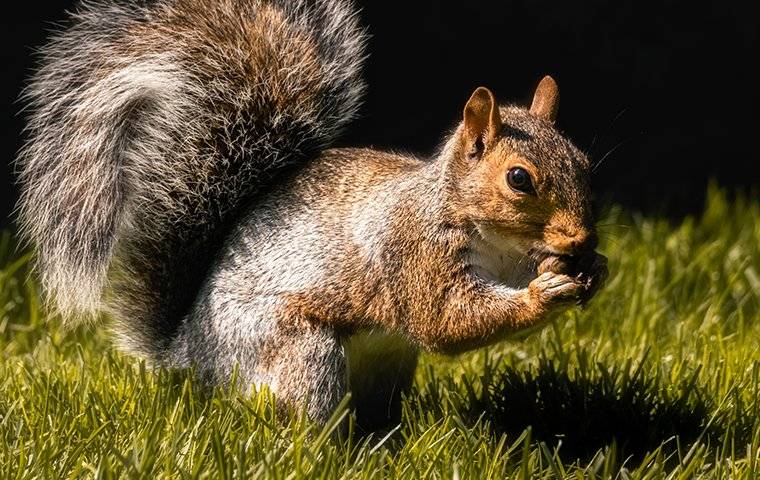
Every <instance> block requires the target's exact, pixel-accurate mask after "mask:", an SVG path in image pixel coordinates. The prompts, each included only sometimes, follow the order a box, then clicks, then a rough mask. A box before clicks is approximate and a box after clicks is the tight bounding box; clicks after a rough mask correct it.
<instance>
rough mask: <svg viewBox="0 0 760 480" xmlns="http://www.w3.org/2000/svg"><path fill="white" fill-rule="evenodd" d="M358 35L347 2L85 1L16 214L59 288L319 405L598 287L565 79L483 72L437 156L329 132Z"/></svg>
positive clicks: (400, 385)
mask: <svg viewBox="0 0 760 480" xmlns="http://www.w3.org/2000/svg"><path fill="white" fill-rule="evenodd" d="M366 42H367V35H366V32H365V30H364V29H363V27H362V26H361V25H360V22H359V19H358V11H357V9H356V7H355V6H354V5H353V3H352V2H351V1H350V0H151V1H145V0H143V1H133V2H128V1H122V0H99V1H89V2H83V3H81V5H80V6H79V7H78V9H77V11H76V12H75V13H73V14H72V15H71V24H70V26H69V27H68V28H67V29H65V30H63V31H62V32H59V33H57V34H55V36H54V37H53V38H52V39H51V40H50V42H49V43H48V44H47V46H45V47H44V48H43V49H42V50H41V55H40V60H41V61H40V66H39V68H38V70H37V71H36V73H35V74H34V75H33V77H32V79H31V81H30V84H29V86H28V88H27V90H26V91H25V93H24V98H25V100H26V103H27V109H28V130H27V131H28V139H27V142H26V144H25V146H24V148H23V149H22V151H21V153H20V155H19V158H18V163H17V165H18V177H19V183H20V187H21V196H20V200H19V205H18V219H19V225H20V231H21V233H22V236H23V238H25V239H26V241H27V242H28V243H30V244H31V245H33V247H34V248H35V250H36V252H37V255H36V257H37V259H36V269H37V272H38V274H39V277H40V280H41V283H42V285H43V290H44V298H45V300H46V302H47V303H48V304H49V305H50V306H51V308H52V309H54V311H56V312H58V313H60V314H61V315H62V316H63V317H64V318H67V319H88V318H94V317H95V316H96V315H100V314H105V315H106V316H107V317H109V318H110V319H112V325H113V329H114V331H115V337H116V338H117V343H118V344H119V345H120V346H121V347H122V348H124V349H126V350H127V351H129V352H132V353H134V354H137V355H140V356H142V357H144V358H146V359H147V361H149V362H150V363H151V364H153V365H157V366H162V367H169V368H175V367H176V368H185V367H192V368H194V369H195V372H196V373H197V374H198V375H199V376H200V378H201V379H203V380H204V382H209V383H211V384H225V383H228V382H229V381H230V378H232V376H233V372H237V373H236V376H235V378H237V381H238V382H239V383H240V385H242V386H244V387H247V388H252V387H261V386H263V385H267V386H268V387H269V388H270V389H271V390H272V391H273V392H274V393H275V396H276V398H277V401H278V404H282V405H295V406H299V407H302V408H304V409H305V411H306V413H307V414H308V416H309V417H310V418H311V419H312V420H314V421H316V422H325V421H326V420H327V419H328V418H329V417H330V415H331V413H332V411H333V409H334V408H335V407H336V405H338V404H339V402H340V401H341V399H342V398H343V397H344V396H345V394H346V393H348V392H349V391H350V392H351V393H352V395H353V398H354V401H355V402H356V405H361V404H363V405H368V407H366V411H367V412H370V411H382V412H383V414H385V412H388V415H397V414H398V411H399V400H400V398H401V394H402V393H403V392H405V391H407V390H408V389H409V388H410V386H411V384H412V379H413V375H414V371H415V368H416V363H417V358H418V352H419V351H420V350H425V351H431V352H442V353H446V354H455V353H458V352H463V351H466V350H469V349H473V348H477V347H481V346H484V345H488V344H492V343H494V342H497V341H499V340H502V339H505V338H507V337H508V336H510V335H511V334H513V333H515V332H518V331H521V330H523V329H527V328H530V327H535V326H538V325H541V324H542V323H544V322H546V320H547V319H548V318H550V317H551V314H552V313H553V312H558V311H562V310H564V309H566V308H568V307H569V306H572V305H573V304H576V303H581V302H585V301H587V300H588V299H589V298H590V297H592V296H593V295H594V294H595V292H596V291H597V290H598V289H599V288H600V286H601V285H602V284H603V283H604V279H605V277H606V274H607V267H606V259H605V258H604V257H603V256H602V255H600V254H598V253H596V251H595V249H596V247H597V234H596V231H595V227H594V217H593V213H592V207H591V190H590V186H589V180H590V167H589V161H588V159H587V157H586V156H585V155H584V154H583V153H582V152H581V151H580V150H579V149H578V148H576V147H575V146H574V145H573V144H572V143H571V142H570V141H569V140H568V139H566V138H565V137H564V136H563V135H562V134H561V133H560V132H559V131H558V130H557V129H556V128H555V126H554V122H555V119H556V115H557V108H558V100H559V91H558V87H557V84H556V82H555V81H554V80H553V79H552V78H551V77H548V76H547V77H545V78H544V79H543V80H542V81H541V82H540V83H539V85H538V87H537V89H536V91H535V94H534V96H533V101H532V104H531V105H530V107H528V108H524V107H521V106H517V105H500V104H499V103H497V101H496V99H495V97H494V95H493V93H492V92H491V91H490V90H488V89H486V88H484V87H480V88H478V89H477V90H475V91H474V93H473V94H472V96H471V97H470V99H469V100H468V101H467V102H466V105H465V106H464V110H463V114H462V117H461V121H460V123H459V125H457V126H456V128H455V129H454V130H453V132H452V133H451V134H450V135H448V137H447V139H446V140H445V143H444V144H443V146H442V147H441V148H440V151H439V152H438V153H437V154H436V155H435V156H434V157H433V158H430V159H418V158H414V157H412V156H408V155H400V154H395V153H387V152H382V151H376V150H371V149H360V148H340V149H335V148H331V147H330V145H331V144H333V143H334V141H335V140H336V138H337V137H338V135H339V134H340V133H341V132H342V131H343V129H344V128H345V127H346V126H347V124H348V123H349V122H350V121H351V120H352V119H353V118H354V117H355V116H356V114H357V111H358V108H359V106H360V102H361V99H362V93H363V91H364V90H365V85H364V83H363V80H362V77H361V68H362V64H363V61H364V59H365V56H366V53H365V47H366ZM362 402H363V403H362ZM357 408H359V407H358V406H357ZM393 412H395V413H393ZM360 413H361V412H360Z"/></svg>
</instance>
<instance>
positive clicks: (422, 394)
mask: <svg viewBox="0 0 760 480" xmlns="http://www.w3.org/2000/svg"><path fill="white" fill-rule="evenodd" d="M604 223H605V224H606V226H605V227H604V228H603V233H604V235H603V236H604V237H606V242H605V244H604V246H603V250H604V252H605V253H606V254H607V255H608V256H609V258H610V270H611V277H610V281H609V284H608V286H607V288H606V289H605V290H604V291H603V292H602V293H601V294H600V295H599V296H598V297H597V298H596V299H595V301H594V302H592V304H591V305H590V306H589V307H588V308H587V309H585V310H578V309H576V310H573V311H571V312H568V313H567V314H565V315H564V316H563V317H562V318H560V319H559V320H558V321H556V322H555V323H553V324H552V325H551V326H549V327H547V328H546V329H544V330H543V331H541V332H538V333H535V334H533V335H531V336H529V337H527V338H524V339H520V340H514V341H512V342H507V343H504V344H500V345H498V346H495V347H492V348H489V349H487V350H480V351H476V352H472V353H470V354H467V355H463V356H460V357H456V358H444V357H437V356H425V357H424V359H423V361H422V363H421V367H420V369H419V371H418V375H417V379H416V384H415V388H414V390H413V391H412V393H411V394H410V396H409V397H408V398H406V399H405V402H404V415H403V420H402V423H401V424H400V426H399V428H398V430H397V431H396V432H395V433H394V434H393V435H391V436H390V437H388V438H381V436H379V435H378V436H369V437H360V436H358V435H353V436H349V437H348V438H346V439H344V440H336V439H335V438H336V437H335V435H332V434H331V433H332V431H333V429H334V428H335V426H336V424H337V423H338V422H339V421H340V420H341V419H342V418H344V417H345V416H347V415H348V416H349V417H350V415H349V414H348V413H347V411H346V410H345V409H340V410H339V411H338V412H337V413H336V415H335V417H334V421H332V422H330V423H329V424H328V426H327V427H325V428H319V427H316V426H314V425H311V424H309V423H308V422H306V421H305V420H304V419H303V417H302V416H300V415H298V414H297V413H293V414H291V416H290V417H288V418H277V417H276V415H275V413H274V412H273V409H272V408H271V398H270V396H269V395H268V394H267V393H266V392H262V393H259V394H254V395H245V394H241V393H239V392H234V391H223V390H217V391H214V392H204V391H201V389H200V388H199V387H198V386H197V385H195V384H194V382H193V381H192V378H191V376H190V375H188V373H187V372H167V371H160V372H154V371H151V370H149V369H147V368H146V367H145V366H144V365H143V364H141V363H140V362H138V361H136V360H135V359H133V358H130V357H127V356H124V355H121V354H119V353H117V352H116V351H115V350H114V349H113V348H112V347H111V345H110V343H109V339H108V336H107V335H106V334H105V333H104V331H103V330H102V329H97V328H95V329H93V328H91V329H80V330H77V331H70V332H68V331H65V330H63V329H61V328H60V326H59V322H58V321H57V319H50V320H49V321H47V320H46V318H45V317H44V316H43V314H42V313H40V307H39V304H38V301H37V296H36V290H37V287H36V285H35V284H34V283H33V282H31V281H25V280H26V279H27V277H28V264H27V263H28V258H27V257H19V256H18V255H16V254H14V253H12V252H13V249H12V247H11V243H12V241H11V239H10V238H9V237H8V236H7V235H6V236H2V237H0V354H1V355H2V362H1V363H0V478H29V477H42V478H45V477H46V478H79V477H98V478H109V477H124V476H127V477H134V478H170V477H171V478H236V477H237V478H239V477H241V476H246V477H251V478H258V477H262V476H265V477H272V478H336V477H345V478H381V477H389V478H420V477H422V478H428V477H432V478H462V479H470V478H473V479H480V478H576V479H580V478H620V479H629V478H631V479H632V478H642V479H643V478H674V479H675V478H679V479H681V478H682V479H687V478H716V479H718V478H747V479H750V478H760V420H759V418H760V417H758V413H760V411H759V410H760V405H759V404H758V396H759V394H760V352H759V351H758V346H760V308H759V307H760V203H758V201H757V200H756V199H755V200H747V199H746V198H744V199H742V198H738V199H735V200H731V201H729V200H727V198H726V196H725V195H724V194H723V193H721V192H720V191H717V190H716V189H713V190H711V191H710V193H709V200H708V202H707V206H706V209H705V212H704V214H703V215H702V216H701V217H700V218H696V219H692V218H690V219H686V220H685V221H683V222H682V223H679V224H678V225H671V224H669V223H668V222H665V221H658V220H652V219H646V218H640V217H636V216H633V217H631V216H628V215H626V214H624V213H621V212H620V211H619V210H613V211H611V212H610V213H609V214H608V215H607V218H606V220H605V222H604Z"/></svg>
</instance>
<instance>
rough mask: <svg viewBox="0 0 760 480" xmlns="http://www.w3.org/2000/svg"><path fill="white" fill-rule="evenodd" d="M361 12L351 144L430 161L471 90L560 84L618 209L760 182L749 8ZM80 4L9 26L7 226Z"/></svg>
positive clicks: (0, 203) (427, 5)
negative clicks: (16, 163)
mask: <svg viewBox="0 0 760 480" xmlns="http://www.w3.org/2000/svg"><path fill="white" fill-rule="evenodd" d="M361 4H362V7H363V12H362V16H363V18H364V23H365V24H366V25H368V27H369V31H370V33H371V34H372V36H373V37H372V40H371V43H370V53H371V57H370V59H369V61H368V63H367V69H366V78H367V80H368V83H369V85H370V90H369V94H368V97H367V101H366V104H365V108H364V110H363V112H362V118H361V119H359V120H358V121H357V122H355V124H354V125H353V127H352V128H351V129H350V131H349V132H347V135H346V136H345V138H344V140H343V142H342V143H343V144H344V145H365V146H370V145H371V146H375V147H381V148H392V149H394V150H403V151H408V152H411V153H415V154H419V155H429V154H430V153H432V152H433V151H434V149H435V148H436V146H437V145H438V144H439V143H440V141H441V139H442V138H443V136H444V135H445V132H446V131H447V130H449V129H450V128H451V127H452V126H453V125H454V124H455V122H456V121H457V120H458V118H459V115H460V112H461V109H462V106H463V105H464V102H466V100H467V98H468V96H469V94H470V93H471V91H472V90H473V89H474V88H476V87H477V86H479V85H485V86H488V87H489V88H491V89H492V90H493V91H494V93H495V94H496V95H497V97H499V98H500V99H501V100H503V101H515V102H524V103H527V102H529V100H530V97H531V95H532V90H533V88H534V87H535V85H536V83H537V82H538V80H539V79H540V78H541V77H542V76H543V75H544V74H547V73H548V74H551V75H553V76H554V77H555V78H556V79H557V81H558V83H559V85H560V90H561V92H562V101H561V106H560V116H559V121H558V125H559V127H560V128H561V129H562V130H563V131H565V132H566V133H567V134H568V135H569V136H570V137H571V138H573V139H574V140H575V141H576V143H577V144H578V145H579V146H580V147H581V148H582V149H584V150H585V151H587V152H589V153H590V154H591V155H592V158H593V159H594V160H595V161H597V162H598V161H601V160H602V159H604V161H603V162H602V163H601V165H600V166H599V167H598V168H597V170H596V172H595V178H594V184H595V187H596V189H597V192H598V193H600V194H601V195H600V196H601V197H603V198H605V199H606V200H607V201H615V202H618V203H622V204H624V205H626V206H628V207H631V208H633V209H636V210H642V211H645V212H650V213H651V212H654V213H661V214H668V215H670V216H674V217H677V216H680V215H682V214H684V213H688V212H696V211H699V209H700V208H701V206H702V201H703V198H704V193H705V189H706V184H707V181H708V179H710V178H714V179H716V180H717V181H718V183H719V184H720V185H723V186H726V187H729V188H730V189H732V190H733V189H736V188H746V187H751V186H757V185H758V184H760V167H758V162H759V161H760V158H759V156H758V153H757V152H758V147H757V145H758V141H760V138H759V137H760V135H758V133H757V120H756V109H757V107H758V86H757V85H758V78H757V76H756V75H755V74H754V70H755V69H756V67H757V64H758V53H759V51H758V30H759V28H758V25H760V21H758V16H757V15H756V14H755V12H754V11H751V10H750V9H751V7H750V2H746V3H743V2H730V1H728V2H727V1H723V2H717V1H713V2H707V3H697V2H686V1H664V2H656V3H655V2H617V1H600V0H592V1H586V2H583V3H581V2H560V1H555V2H549V1H528V0H521V1H471V2H445V3H444V2H434V1H406V2H399V1H382V2H380V1H364V2H361ZM72 5H73V2H70V1H62V2H50V3H44V4H41V3H38V2H26V3H25V4H23V5H20V6H16V7H15V10H16V11H15V12H13V13H10V12H6V15H5V16H4V18H3V20H1V21H0V23H1V26H2V32H0V34H1V35H2V41H3V45H4V47H5V48H4V49H3V51H2V56H3V58H2V62H3V65H4V69H3V70H4V75H3V76H2V82H3V84H2V92H3V96H2V101H3V102H4V103H3V105H2V109H1V110H0V112H1V113H2V118H0V121H1V122H2V130H1V131H2V138H1V143H2V145H1V147H0V155H2V159H3V160H2V161H0V167H1V168H0V224H3V225H7V224H8V223H7V221H6V218H7V216H8V214H9V212H10V210H11V208H12V206H13V203H14V201H15V195H16V193H15V189H14V187H13V185H12V178H13V176H12V167H11V162H12V160H13V158H14V157H15V153H16V151H17V150H18V148H19V146H20V144H21V129H22V127H23V116H22V115H19V114H18V112H19V110H20V107H21V105H20V104H19V103H18V102H17V100H16V99H17V98H18V95H19V93H20V91H21V88H22V86H23V81H24V79H25V78H27V77H28V76H29V74H30V72H31V69H32V67H33V65H34V55H33V49H34V47H35V46H39V45H41V44H42V43H43V42H44V39H45V37H46V35H47V33H48V32H49V31H50V30H51V29H52V28H54V27H55V25H57V24H60V23H61V22H62V21H63V20H64V18H65V15H64V11H65V10H66V9H69V8H71V7H72ZM64 24H65V23H64ZM754 192H755V193H756V192H757V190H754Z"/></svg>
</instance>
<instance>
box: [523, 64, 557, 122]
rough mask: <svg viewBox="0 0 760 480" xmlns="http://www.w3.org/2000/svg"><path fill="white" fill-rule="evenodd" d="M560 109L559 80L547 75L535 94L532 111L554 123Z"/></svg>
mask: <svg viewBox="0 0 760 480" xmlns="http://www.w3.org/2000/svg"><path fill="white" fill-rule="evenodd" d="M558 109H559V87H558V86H557V82H555V81H554V79H553V78H552V77H550V76H549V75H547V76H545V77H544V78H543V79H542V80H541V83H539V84H538V87H537V88H536V93H534V94H533V104H532V105H531V106H530V113H532V114H533V115H535V116H537V117H539V118H543V119H544V120H546V121H548V122H551V123H554V121H555V120H556V119H557V110H558Z"/></svg>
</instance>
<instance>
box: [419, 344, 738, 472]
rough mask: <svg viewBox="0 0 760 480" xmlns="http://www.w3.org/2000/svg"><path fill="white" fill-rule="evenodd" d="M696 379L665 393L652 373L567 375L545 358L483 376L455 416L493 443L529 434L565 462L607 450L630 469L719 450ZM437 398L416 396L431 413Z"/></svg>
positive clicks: (589, 368)
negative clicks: (631, 464) (487, 433)
mask: <svg viewBox="0 0 760 480" xmlns="http://www.w3.org/2000/svg"><path fill="white" fill-rule="evenodd" d="M646 363H647V362H646V361H645V360H644V361H642V364H646ZM697 373H698V372H695V373H694V374H693V375H692V377H691V378H687V379H685V380H684V381H683V382H682V383H680V384H679V385H668V386H667V387H668V388H665V386H663V385H662V382H661V380H660V379H659V376H658V375H657V374H656V373H655V371H652V369H651V368H650V369H649V371H648V372H647V373H646V374H645V373H644V368H643V367H639V368H638V369H637V368H633V367H632V365H631V364H630V363H628V364H626V365H621V366H605V365H599V364H596V365H590V364H588V363H586V362H584V361H581V362H580V365H579V366H577V367H575V366H573V367H571V368H567V367H561V366H560V365H559V364H558V362H552V361H550V360H547V359H545V358H544V359H542V360H541V361H540V362H539V365H538V366H537V367H535V368H532V369H529V370H527V371H526V370H517V369H514V368H512V367H507V368H500V369H499V370H498V372H494V371H493V370H491V369H490V368H486V372H485V375H484V377H483V383H484V385H485V386H484V388H483V389H482V391H479V392H476V391H475V389H472V388H470V387H468V386H467V385H465V393H464V398H462V399H461V401H462V403H463V404H460V405H459V406H458V408H457V410H458V411H459V412H460V414H462V417H463V419H464V421H465V422H466V423H469V424H470V425H473V424H474V423H475V422H477V421H478V420H481V419H482V420H485V421H487V422H489V423H490V425H491V429H492V431H493V432H494V433H495V434H497V435H499V434H502V433H506V434H508V435H509V436H510V437H511V438H515V437H516V436H518V435H520V434H521V433H522V432H523V431H524V430H525V429H526V428H528V427H531V429H532V438H533V440H534V441H536V442H544V443H545V444H547V445H548V446H550V447H555V448H556V447H559V450H558V454H559V456H560V457H561V458H562V459H563V461H566V462H574V461H576V460H578V461H581V462H585V461H589V460H591V459H592V458H593V456H594V455H595V454H596V453H597V452H598V451H599V450H601V449H604V448H605V447H608V446H611V445H613V444H614V445H616V451H617V453H618V454H619V459H620V460H623V459H626V458H630V459H631V460H634V461H635V460H640V459H642V458H643V457H644V456H645V455H646V454H647V453H649V452H652V451H654V450H656V449H657V448H660V447H661V446H662V447H663V453H665V454H670V453H674V452H676V451H677V449H679V448H680V449H681V452H682V453H685V451H686V450H688V448H689V446H690V445H691V444H693V443H694V442H695V441H697V440H700V441H702V442H704V443H709V444H711V445H716V444H720V441H721V440H722V436H723V435H726V434H728V431H729V428H727V426H728V425H727V424H728V423H730V422H728V421H727V419H725V418H721V417H718V416H716V418H714V419H713V421H712V422H711V420H710V417H711V416H712V415H713V412H714V411H715V405H712V404H710V403H709V402H708V400H707V399H706V398H705V396H704V395H703V394H702V393H701V392H700V390H699V388H698V386H697V384H696V379H697ZM441 393H442V390H441V389H440V388H439V389H437V391H436V390H435V389H434V390H433V391H431V392H429V393H427V394H425V395H423V396H421V398H420V399H419V401H420V402H421V403H422V404H423V405H424V407H423V408H433V409H434V410H435V409H437V407H435V406H434V405H433V403H432V402H436V403H438V404H439V405H440V401H441V400H442V398H436V397H437V396H439V395H440V394H441ZM443 395H445V394H443ZM457 403H459V402H457ZM439 411H440V410H439ZM731 427H732V428H731V429H730V430H731V431H739V430H740V428H738V427H739V426H738V425H731Z"/></svg>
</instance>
